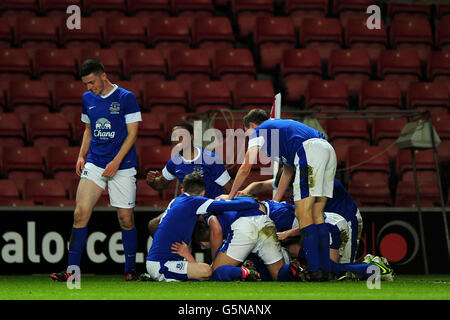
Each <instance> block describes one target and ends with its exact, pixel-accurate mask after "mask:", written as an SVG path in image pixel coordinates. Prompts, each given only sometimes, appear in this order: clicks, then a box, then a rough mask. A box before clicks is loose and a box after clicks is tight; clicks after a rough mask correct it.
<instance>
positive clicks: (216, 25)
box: [192, 17, 234, 49]
mask: <svg viewBox="0 0 450 320" xmlns="http://www.w3.org/2000/svg"><path fill="white" fill-rule="evenodd" d="M192 43H193V45H194V46H196V47H198V48H214V49H233V47H234V34H233V28H232V27H231V23H230V20H228V18H225V17H197V18H196V19H195V21H194V24H193V26H192Z"/></svg>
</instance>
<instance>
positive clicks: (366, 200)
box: [348, 176, 393, 206]
mask: <svg viewBox="0 0 450 320" xmlns="http://www.w3.org/2000/svg"><path fill="white" fill-rule="evenodd" d="M348 193H349V194H350V195H351V196H352V198H353V199H354V200H355V202H356V203H357V204H358V206H392V204H393V201H392V197H391V193H390V190H389V188H388V185H387V184H386V182H385V181H382V180H377V179H373V178H370V176H369V177H368V178H366V179H362V180H361V179H358V180H356V179H352V180H350V181H349V184H348Z"/></svg>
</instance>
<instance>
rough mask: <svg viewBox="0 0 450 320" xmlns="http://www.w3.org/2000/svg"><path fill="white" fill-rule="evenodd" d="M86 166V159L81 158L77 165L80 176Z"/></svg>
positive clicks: (76, 168)
mask: <svg viewBox="0 0 450 320" xmlns="http://www.w3.org/2000/svg"><path fill="white" fill-rule="evenodd" d="M84 164H85V161H84V158H83V157H79V158H78V160H77V164H76V166H75V171H76V173H77V175H78V176H81V173H82V172H83V169H84Z"/></svg>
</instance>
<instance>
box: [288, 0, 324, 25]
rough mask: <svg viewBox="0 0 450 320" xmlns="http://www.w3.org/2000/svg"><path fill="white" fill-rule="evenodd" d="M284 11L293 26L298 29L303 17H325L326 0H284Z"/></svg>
mask: <svg viewBox="0 0 450 320" xmlns="http://www.w3.org/2000/svg"><path fill="white" fill-rule="evenodd" d="M285 11H286V14H287V15H288V16H289V18H291V20H292V22H293V23H294V26H295V28H296V29H300V26H301V25H302V22H303V19H304V18H305V17H322V18H325V16H326V15H327V12H328V0H286V4H285Z"/></svg>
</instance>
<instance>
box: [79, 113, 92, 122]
mask: <svg viewBox="0 0 450 320" xmlns="http://www.w3.org/2000/svg"><path fill="white" fill-rule="evenodd" d="M81 121H82V122H84V123H91V119H89V116H88V115H87V114H84V113H82V114H81Z"/></svg>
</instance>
